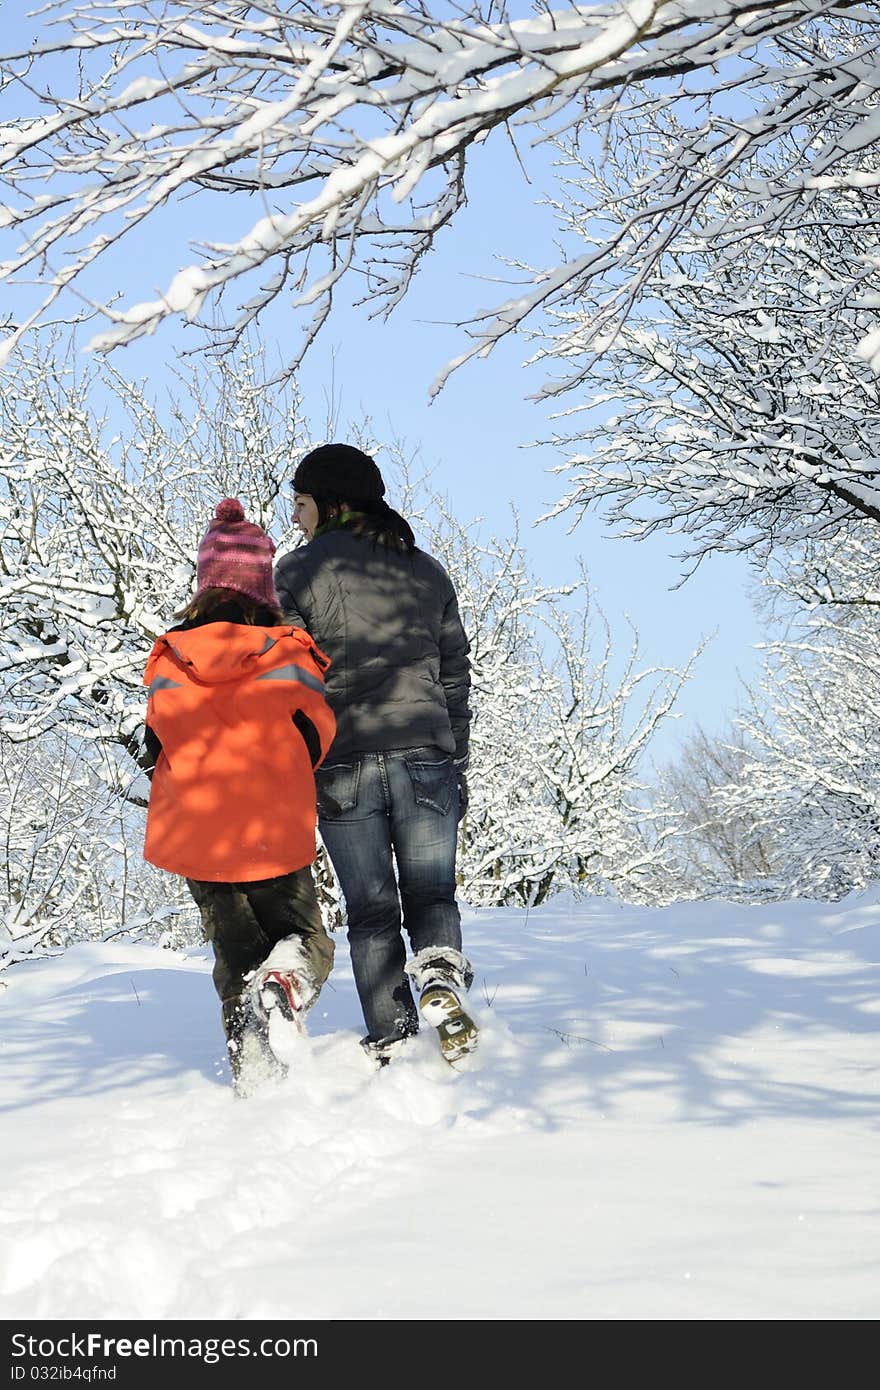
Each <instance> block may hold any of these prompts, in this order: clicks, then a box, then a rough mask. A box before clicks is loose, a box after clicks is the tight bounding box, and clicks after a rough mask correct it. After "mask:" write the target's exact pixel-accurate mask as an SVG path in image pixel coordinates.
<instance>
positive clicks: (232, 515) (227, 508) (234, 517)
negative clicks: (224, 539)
mask: <svg viewBox="0 0 880 1390" xmlns="http://www.w3.org/2000/svg"><path fill="white" fill-rule="evenodd" d="M214 520H215V521H244V507H243V506H242V505H241V503H240V502H239V500H238V498H237V497H224V499H223V501H222V502H218V503H217V510H216V511H215V513H214Z"/></svg>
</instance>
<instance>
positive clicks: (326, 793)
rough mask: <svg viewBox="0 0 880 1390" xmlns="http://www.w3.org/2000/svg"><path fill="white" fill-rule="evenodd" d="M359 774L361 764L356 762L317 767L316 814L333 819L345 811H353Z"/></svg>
mask: <svg viewBox="0 0 880 1390" xmlns="http://www.w3.org/2000/svg"><path fill="white" fill-rule="evenodd" d="M360 775H361V765H360V763H358V762H354V763H333V764H332V765H331V766H330V767H326V766H325V767H319V768H318V769H317V771H316V772H315V790H316V792H317V794H318V815H319V816H324V817H325V818H326V819H327V820H335V819H336V817H337V816H342V815H344V814H345V812H346V811H353V810H354V808H355V806H357V799H358V782H359V780H360Z"/></svg>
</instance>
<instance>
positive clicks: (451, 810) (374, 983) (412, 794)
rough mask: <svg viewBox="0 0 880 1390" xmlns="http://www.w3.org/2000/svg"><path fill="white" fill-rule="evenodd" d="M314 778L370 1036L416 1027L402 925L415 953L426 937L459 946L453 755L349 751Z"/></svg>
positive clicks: (380, 1036) (400, 1033) (323, 835)
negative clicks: (346, 920)
mask: <svg viewBox="0 0 880 1390" xmlns="http://www.w3.org/2000/svg"><path fill="white" fill-rule="evenodd" d="M330 757H331V759H333V754H332V753H331V755H330ZM315 781H316V784H317V789H318V817H319V821H318V823H319V827H320V831H321V839H322V840H323V842H324V845H325V846H326V849H327V853H328V854H329V856H330V860H331V862H332V864H333V869H334V871H335V873H336V876H337V878H338V880H339V886H340V888H341V890H342V895H343V897H344V898H345V909H346V916H347V918H348V940H349V944H350V946H351V964H352V970H353V972H354V980H355V985H356V986H357V992H358V998H359V999H360V1002H361V1008H362V1009H363V1012H364V1021H365V1023H366V1025H367V1030H368V1034H369V1037H370V1039H371V1040H372V1041H373V1042H378V1041H379V1040H380V1039H385V1038H391V1037H397V1036H406V1035H407V1034H409V1033H415V1032H417V1031H418V1026H419V1020H418V1011H417V1009H416V1006H415V1003H414V1002H413V996H412V990H411V989H410V984H409V977H408V976H407V975H406V974H405V973H404V968H403V967H404V963H405V961H406V947H405V944H404V940H403V937H402V935H401V925H402V926H403V928H404V930H405V931H406V933H407V936H408V937H409V939H410V943H411V945H412V949H413V952H418V951H421V950H424V949H425V947H426V946H452V947H454V949H455V950H457V951H460V950H461V918H460V916H459V911H458V906H457V904H456V901H455V850H456V842H457V837H458V818H459V799H458V779H457V777H456V774H455V769H454V767H453V763H452V759H451V757H450V756H449V754H447V753H443V752H442V751H441V750H440V749H438V748H406V749H394V750H393V751H391V752H384V753H357V754H353V755H352V756H350V757H346V758H344V759H343V758H338V759H334V760H332V761H331V762H329V763H325V764H324V765H323V766H322V767H319V768H318V770H317V772H316V774H315ZM395 863H396V865H397V875H396V878H395V871H394V870H395Z"/></svg>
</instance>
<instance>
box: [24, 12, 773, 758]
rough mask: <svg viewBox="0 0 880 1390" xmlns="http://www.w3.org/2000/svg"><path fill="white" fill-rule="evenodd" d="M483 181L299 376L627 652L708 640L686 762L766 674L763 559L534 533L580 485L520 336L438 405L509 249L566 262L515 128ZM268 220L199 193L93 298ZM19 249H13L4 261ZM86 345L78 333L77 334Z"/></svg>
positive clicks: (170, 358)
mask: <svg viewBox="0 0 880 1390" xmlns="http://www.w3.org/2000/svg"><path fill="white" fill-rule="evenodd" d="M26 10H27V6H26V5H24V4H22V5H14V6H9V5H8V4H3V5H2V9H0V19H2V24H3V30H4V39H3V47H6V45H7V44H9V45H10V46H11V45H12V44H14V43H15V42H16V37H17V36H18V35H19V34H21V33H22V32H23V33H25V34H26V35H28V36H29V37H30V38H32V37H33V34H34V33H35V32H36V31H37V28H38V24H39V22H38V21H34V20H26V19H25V18H24V16H25V14H26ZM8 114H10V113H9V112H8V110H7V111H4V112H2V113H0V115H2V116H6V115H8ZM542 163H543V169H542V170H541V171H540V172H539V176H538V177H539V178H540V179H542V180H543V182H544V187H545V188H550V187H552V175H551V173H550V171H549V161H546V160H545V161H542ZM468 187H469V205H468V207H467V208H466V209H465V211H464V213H463V214H461V215H460V216H459V218H458V219H456V221H455V222H454V223H453V225H452V226H451V227H450V228H447V229H444V231H443V232H441V233H440V236H439V237H438V241H437V245H436V249H435V251H434V253H433V255H432V257H430V258H429V260H428V262H427V263H426V265H425V267H424V269H423V271H422V273H421V274H420V276H419V277H418V278H417V280H416V282H415V284H414V285H413V287H412V289H411V291H410V294H409V295H408V297H407V298H406V299H405V300H404V301H403V303H402V304H401V305H400V306H399V307H398V308H397V309H396V310H395V312H394V314H393V315H392V316H391V318H390V319H389V320H387V321H386V320H383V319H373V320H370V319H369V318H368V317H367V314H366V312H364V311H363V310H356V309H352V308H351V307H350V305H347V304H346V303H345V302H344V299H343V297H342V296H338V298H337V307H336V309H335V311H334V316H333V317H332V318H331V320H330V322H329V323H328V324H327V325H326V326H325V328H324V329H323V330H322V334H321V336H320V338H319V339H318V342H317V343H316V345H315V346H314V347H313V348H312V350H311V352H310V354H309V356H308V357H307V359H306V362H305V364H304V367H303V369H302V371H301V374H300V385H301V389H302V392H303V396H304V406H305V412H306V415H307V417H308V418H309V419H310V420H311V421H313V422H314V424H315V426H316V427H317V428H320V426H321V423H322V422H323V421H324V419H325V417H326V415H327V411H328V402H329V401H330V400H331V399H332V402H333V406H334V409H335V413H336V417H337V420H338V422H339V428H338V431H337V434H338V435H344V433H345V428H346V425H347V424H348V423H349V422H355V421H358V420H360V419H361V418H362V417H363V416H364V415H368V416H369V417H370V418H371V420H372V421H373V424H374V429H375V433H376V434H377V435H378V436H380V437H381V436H383V435H384V436H386V437H390V436H396V437H397V438H400V439H402V440H404V441H405V443H406V445H407V446H408V448H409V450H412V451H418V454H419V457H420V461H421V462H422V464H423V465H424V466H425V468H426V469H428V470H430V471H431V473H432V483H433V485H434V486H435V487H436V489H437V490H438V491H440V492H442V493H444V494H445V495H446V496H447V497H448V499H449V502H450V504H451V506H452V508H453V510H454V511H455V513H456V514H457V516H458V517H459V518H460V519H461V520H464V521H470V520H471V519H473V518H475V517H482V518H484V526H485V530H486V531H487V532H493V533H495V534H508V533H509V531H510V528H511V524H512V523H511V508H512V507H515V508H516V510H517V512H518V514H519V517H520V521H521V536H522V541H523V544H524V547H525V549H526V551H527V553H528V555H529V558H530V561H531V564H532V567H533V569H534V572H535V575H536V578H538V579H540V580H541V581H543V582H546V583H565V582H569V581H572V580H573V579H574V578H576V574H577V565H578V561H579V559H581V558H582V559H583V560H584V561H585V563H586V565H587V568H588V572H589V575H590V578H591V582H592V584H593V587H594V590H595V594H596V599H597V602H598V604H599V606H600V607H601V608H602V610H603V611H604V613H605V615H606V617H607V618H608V620H609V622H610V624H611V629H612V633H613V634H617V637H618V640H619V642H620V645H621V648H622V649H623V650H624V651H627V650H628V648H629V645H630V640H631V638H630V632H629V629H628V628H627V626H626V622H625V620H626V619H627V618H628V619H629V621H630V622H631V623H632V624H633V625H634V626H635V628H636V629H637V630H638V632H639V635H640V639H641V647H642V653H643V659H644V662H645V663H646V664H661V663H662V664H678V665H680V664H683V663H684V662H685V661H686V660H687V658H688V656H689V655H690V653H691V652H692V651H693V650H694V648H695V647H696V646H697V645H698V644H699V642H700V641H701V640H702V639H703V638H707V637H711V638H712V640H711V641H710V643H709V645H708V647H707V649H706V651H705V652H704V653H703V655H702V657H701V658H700V661H699V664H698V667H697V670H696V673H695V675H694V677H693V680H692V681H691V683H690V684H689V686H688V687H687V688H686V690H685V691H684V693H683V695H682V698H681V701H680V705H679V709H680V711H681V714H682V718H681V719H680V720H679V721H678V722H677V724H675V725H670V726H668V727H667V729H666V731H665V732H664V733H663V734H662V735H661V736H660V737H659V738H658V740H657V743H656V745H655V758H656V759H658V760H659V761H663V760H664V759H666V758H669V757H673V756H674V754H675V750H676V747H677V745H678V742H679V740H680V738H681V737H682V736H683V735H685V734H686V733H687V731H688V730H689V729H692V728H693V726H694V723H695V722H699V723H701V724H702V725H703V726H704V727H705V728H707V729H709V730H712V729H717V728H720V727H722V726H723V724H724V722H725V720H726V718H727V716H728V715H729V714H731V713H732V712H733V711H734V708H735V706H736V704H737V701H738V699H739V698H740V696H741V678H742V679H746V680H749V681H754V679H755V677H756V675H757V673H758V669H759V659H758V657H757V655H756V653H755V651H754V644H755V642H757V641H759V640H760V639H761V637H762V636H763V635H764V634H763V633H762V630H761V627H760V624H759V622H758V620H757V619H756V617H755V615H754V612H753V609H752V605H751V602H750V599H749V587H750V578H751V576H750V572H749V569H748V566H747V564H746V562H745V561H744V560H742V559H739V558H736V557H719V558H715V559H711V560H709V561H707V562H705V563H704V564H703V565H702V566H701V568H700V570H699V571H698V573H697V574H696V575H695V576H694V577H693V578H692V579H691V580H689V581H688V582H687V583H686V584H684V585H683V586H682V587H676V586H677V585H678V583H679V580H680V578H681V565H680V564H679V562H678V561H677V560H676V558H675V555H676V552H677V550H678V549H679V548H680V547H679V546H677V544H676V538H675V537H667V536H657V537H654V538H652V539H651V540H648V541H641V542H634V541H630V540H625V539H622V538H616V537H612V536H611V535H610V534H609V532H608V530H607V529H606V527H605V526H604V525H603V522H602V518H601V516H599V515H591V516H590V517H588V518H587V519H586V520H584V521H581V522H580V523H578V525H577V526H576V527H575V528H574V529H573V530H571V524H572V521H573V517H569V518H557V519H555V520H553V521H552V522H544V523H541V524H540V525H536V524H534V523H535V522H536V521H537V518H538V517H540V516H541V514H542V513H544V512H545V511H546V510H547V508H548V507H549V506H550V505H551V504H552V503H553V502H554V501H555V500H556V499H557V498H558V497H559V495H560V493H561V492H562V491H563V490H564V486H565V482H564V478H561V477H554V476H553V475H552V474H551V472H550V471H549V470H550V469H551V468H552V467H553V466H554V465H556V464H558V463H560V462H561V461H562V459H561V456H560V455H558V454H557V453H555V452H554V451H553V450H552V449H551V448H549V447H546V446H545V447H529V445H530V443H531V441H533V440H535V439H540V438H543V437H546V435H547V434H549V433H550V430H549V427H548V426H547V415H548V413H549V407H545V406H538V405H535V404H533V403H531V402H529V401H528V400H527V397H528V396H529V395H530V394H532V393H534V392H535V391H536V390H537V389H538V387H539V386H540V383H541V380H542V376H541V373H540V370H526V369H524V368H523V367H522V365H521V364H522V362H523V361H524V359H525V358H526V357H527V356H528V352H529V345H528V344H527V343H525V342H523V341H522V340H517V339H510V340H508V341H505V342H504V343H502V344H501V345H500V346H499V347H498V348H497V349H496V351H495V352H494V353H493V355H492V356H491V357H490V358H489V359H488V360H486V361H475V362H472V363H470V364H468V365H467V366H465V367H464V368H463V369H462V370H460V371H459V372H457V373H456V374H454V375H453V377H452V378H451V380H450V381H449V383H448V384H447V385H446V387H445V388H444V390H443V391H442V392H441V393H440V395H439V396H438V397H437V398H436V399H435V400H434V401H433V403H431V402H430V397H429V392H430V388H431V385H432V382H433V381H434V379H435V377H436V375H437V374H438V372H439V371H440V370H441V368H442V367H443V366H444V365H445V364H446V362H447V361H448V360H449V359H450V358H452V357H453V356H455V355H456V354H457V353H459V352H460V351H462V349H463V347H464V345H465V339H464V337H463V334H462V330H460V329H457V328H455V327H454V326H453V322H452V321H454V320H455V319H456V318H457V317H458V318H460V317H464V316H465V315H466V314H467V313H468V312H469V311H473V310H474V309H476V308H478V307H480V306H481V305H483V304H488V303H491V302H494V301H495V300H496V299H500V298H502V297H503V296H504V287H503V286H500V285H498V284H494V285H493V284H482V283H481V281H480V277H496V278H498V277H503V276H505V275H506V274H507V273H508V272H507V271H506V269H505V267H504V266H503V265H502V264H501V263H500V261H499V259H498V257H503V256H505V255H507V256H510V257H518V258H520V259H522V260H525V261H529V262H532V263H534V264H543V263H544V262H545V261H547V260H549V259H550V258H551V257H553V256H554V255H555V250H554V247H553V240H554V239H556V238H557V237H558V233H557V229H556V227H555V223H554V220H553V217H552V214H551V213H550V212H549V210H547V209H546V208H540V207H538V206H536V204H537V202H538V200H539V199H540V197H541V194H542V191H543V190H542V187H541V184H540V183H539V182H535V183H533V184H532V185H531V186H528V185H527V184H526V183H525V182H524V180H523V178H522V175H521V173H520V171H519V167H518V165H517V163H516V161H515V159H514V157H513V155H512V152H511V151H510V148H509V146H508V144H507V143H506V141H505V138H504V136H503V135H501V134H496V135H495V136H493V137H492V138H491V139H490V140H489V141H488V142H487V143H486V145H485V146H483V147H482V148H481V149H479V150H478V151H477V158H476V159H475V162H474V167H473V170H472V173H471V175H470V181H469V185H468ZM260 211H262V210H255V209H254V207H253V206H251V207H246V205H245V204H243V203H239V202H236V203H235V204H234V206H233V204H232V202H231V200H230V199H229V198H228V197H227V198H225V199H220V198H218V197H216V196H214V195H212V198H211V202H210V204H209V199H208V195H205V196H204V197H199V198H193V197H190V198H188V199H187V200H185V201H184V202H183V203H181V204H180V205H179V206H178V207H176V208H174V209H172V210H169V211H167V212H163V213H162V215H161V217H160V218H156V219H153V218H151V219H149V220H148V222H147V223H146V224H145V225H144V226H142V227H141V228H140V229H138V230H137V231H135V232H134V233H133V234H132V235H131V237H130V239H128V240H127V241H125V242H124V243H123V244H122V246H121V247H120V248H118V249H117V250H116V251H115V252H114V254H113V255H112V256H108V257H106V258H104V259H103V260H102V261H101V262H99V263H98V266H97V267H95V268H93V270H92V271H91V272H90V274H89V278H88V287H89V290H90V292H91V293H93V294H94V295H95V296H96V297H102V298H103V297H109V296H110V295H112V294H113V293H114V292H115V291H117V290H122V291H123V299H124V302H125V303H127V304H131V303H134V302H137V301H138V300H141V299H152V298H154V297H155V295H156V292H157V291H158V290H160V289H163V288H164V287H165V285H166V284H167V283H168V281H169V279H170V277H171V275H173V273H174V271H175V270H176V269H178V268H179V267H180V266H181V265H183V264H187V263H190V262H191V261H193V260H195V259H196V256H195V254H194V253H192V252H191V251H187V249H186V244H185V243H186V241H187V240H188V239H191V240H198V239H199V238H200V237H208V236H210V237H214V238H217V239H220V240H226V239H231V238H232V237H233V236H234V235H235V233H236V231H237V230H239V229H240V230H243V229H244V228H245V227H246V226H248V225H250V222H251V221H253V220H256V218H257V217H258V216H259V215H260ZM8 249H9V248H8V246H7V245H3V246H2V252H0V253H5V252H6V251H8ZM234 288H235V287H234ZM352 292H353V291H352ZM6 293H7V296H8V297H7V303H10V302H13V301H14V299H15V298H16V297H15V296H14V295H13V296H9V292H8V291H7V292H6ZM233 293H234V289H233ZM231 302H232V301H231V298H230V304H231ZM295 331H296V328H295V319H294V317H293V315H292V314H291V313H290V311H289V309H287V308H286V306H283V305H282V306H279V305H276V306H273V311H272V313H271V315H269V316H267V318H266V320H265V323H264V328H263V336H264V339H265V342H266V346H267V350H268V353H269V356H270V358H272V357H273V356H276V355H277V356H280V357H281V358H284V359H286V358H287V357H289V355H290V351H291V346H292V343H293V341H294V334H295ZM195 337H196V333H195V332H194V331H193V329H191V328H190V329H188V330H185V329H184V328H183V326H182V325H177V324H174V325H170V326H165V327H164V328H163V329H160V331H159V332H158V333H157V334H156V335H155V336H154V337H152V338H146V339H143V340H141V341H140V342H138V343H135V344H133V345H131V346H130V347H128V348H126V349H125V350H124V352H117V353H116V354H114V357H113V361H114V365H116V366H117V367H119V368H122V369H124V370H125V371H126V373H127V374H129V373H130V374H131V376H132V377H137V378H140V377H146V378H148V379H149V381H150V383H151V384H152V385H153V386H154V388H155V391H156V394H157V396H160V395H161V393H162V391H163V384H164V383H165V382H167V381H168V380H169V379H170V374H171V372H172V370H173V369H174V367H175V366H176V364H177V360H178V354H179V352H180V351H181V348H182V345H184V344H185V345H186V347H187V348H191V347H192V346H193V345H194V339H195ZM86 339H87V335H86V334H82V333H81V334H80V335H79V341H81V342H84V341H86ZM99 408H100V403H99V402H96V409H99ZM379 462H380V464H381V462H382V459H381V457H380V459H379Z"/></svg>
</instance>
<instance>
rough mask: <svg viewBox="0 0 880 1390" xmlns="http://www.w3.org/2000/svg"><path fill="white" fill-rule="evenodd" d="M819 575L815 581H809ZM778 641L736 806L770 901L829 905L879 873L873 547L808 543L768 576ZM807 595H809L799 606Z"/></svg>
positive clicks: (732, 797) (878, 672) (877, 596)
mask: <svg viewBox="0 0 880 1390" xmlns="http://www.w3.org/2000/svg"><path fill="white" fill-rule="evenodd" d="M820 573H822V575H823V578H822V583H821V585H819V584H817V575H819V574H820ZM774 586H775V588H776V590H777V608H778V615H777V616H778V617H780V618H782V617H785V618H786V621H787V630H786V631H785V633H784V636H783V637H782V638H781V639H779V640H778V641H775V642H773V643H771V644H769V646H768V665H767V672H766V676H765V679H764V681H763V682H762V688H761V690H760V691H757V692H755V693H754V696H753V702H752V703H753V709H752V710H751V711H750V712H748V713H746V714H744V715H742V716H741V723H742V726H743V729H744V730H745V732H746V734H747V736H748V738H749V740H750V741H751V742H752V744H753V746H754V747H755V748H756V750H757V752H756V755H755V756H753V757H751V758H746V759H744V761H743V764H742V766H741V768H740V773H739V776H738V778H737V781H736V783H734V784H732V785H731V787H730V788H729V789H728V792H727V794H726V797H725V798H724V800H725V802H726V805H725V807H724V809H726V811H727V812H728V813H732V811H733V808H734V806H737V807H738V808H739V810H740V812H741V813H742V812H743V811H744V810H745V811H746V812H747V814H748V816H749V817H750V818H751V819H752V821H753V823H754V824H755V825H756V826H757V827H758V828H759V829H762V828H766V829H767V830H768V832H769V833H771V834H772V835H773V837H774V844H775V845H776V848H777V858H776V864H775V871H776V880H777V886H776V893H777V896H790V895H795V894H796V895H800V896H813V897H828V898H837V897H840V896H842V895H843V894H844V893H846V892H849V891H851V890H852V889H854V888H862V887H864V886H866V885H867V884H869V883H872V882H875V881H876V880H877V879H878V878H880V721H878V718H877V710H878V709H880V647H878V642H877V633H878V627H877V617H878V611H880V544H878V542H877V541H876V540H875V529H874V527H873V526H872V525H869V524H867V523H865V524H864V525H863V535H862V536H861V538H860V544H859V545H857V546H853V545H850V544H848V545H847V546H833V545H829V546H827V547H825V548H824V557H821V558H820V556H819V555H818V554H817V553H816V548H815V547H814V546H813V547H810V548H809V554H808V557H807V562H806V572H805V573H802V572H799V571H798V570H796V569H795V570H794V571H793V572H791V571H790V572H788V573H784V574H782V575H780V576H777V577H776V578H775V580H774ZM808 588H812V589H813V592H814V595H815V596H814V598H813V601H812V602H811V604H810V606H809V607H804V606H803V602H804V596H805V594H806V593H807V591H808Z"/></svg>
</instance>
